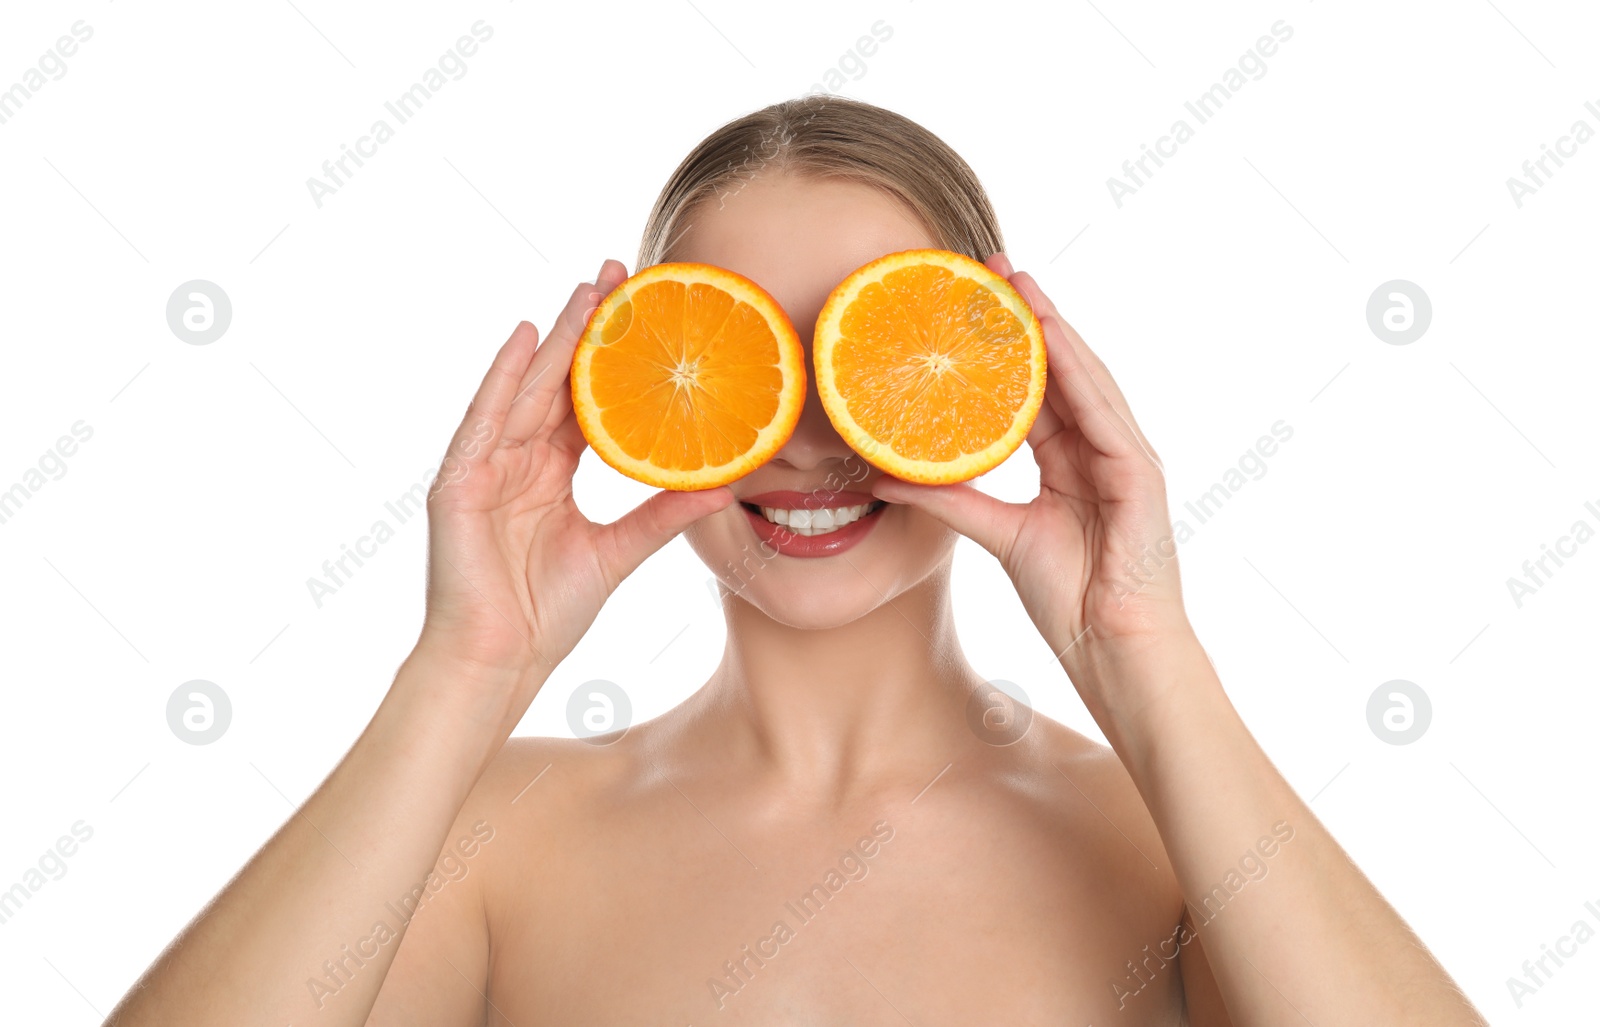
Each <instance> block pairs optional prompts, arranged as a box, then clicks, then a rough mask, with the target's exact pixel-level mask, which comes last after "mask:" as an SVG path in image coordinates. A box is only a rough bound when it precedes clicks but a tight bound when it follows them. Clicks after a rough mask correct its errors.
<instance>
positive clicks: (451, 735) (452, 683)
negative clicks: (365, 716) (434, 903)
mask: <svg viewBox="0 0 1600 1027" xmlns="http://www.w3.org/2000/svg"><path fill="white" fill-rule="evenodd" d="M545 676H546V675H545V674H543V673H539V672H536V671H534V670H532V669H517V668H493V667H487V666H484V665H482V664H477V663H472V662H470V661H464V660H461V659H460V658H459V657H456V656H454V655H453V654H450V653H448V652H444V651H441V650H437V649H431V648H427V647H424V646H422V645H420V644H419V645H418V646H417V647H416V648H414V649H413V650H412V651H411V654H410V655H409V656H407V657H406V659H405V661H404V662H403V663H402V664H401V665H400V668H399V670H398V671H397V672H396V674H395V678H394V682H393V684H392V685H391V686H390V688H389V693H388V695H386V696H385V697H384V701H383V707H384V708H385V709H386V710H388V711H390V712H392V714H393V715H394V716H395V717H396V719H397V721H398V722H400V723H404V724H407V725H414V728H413V730H414V733H415V735H416V736H417V738H418V740H419V741H420V742H421V743H422V744H425V745H427V746H429V747H431V748H433V749H436V750H438V751H439V752H440V753H441V754H442V755H444V756H445V757H446V758H452V759H454V758H459V759H461V760H463V761H465V762H466V763H467V764H472V765H477V766H479V768H480V769H481V766H483V765H486V764H487V761H488V760H489V759H491V758H493V756H494V754H495V753H497V752H498V751H499V750H500V747H501V746H502V745H503V744H504V743H505V740H506V738H508V737H509V736H510V734H511V730H512V729H513V728H515V727H516V725H517V722H518V721H519V720H521V719H522V715H523V713H525V712H526V711H527V708H528V706H529V704H530V703H532V701H533V697H534V696H535V695H537V694H538V691H539V688H540V687H541V686H542V685H543V684H544V680H545ZM384 713H385V710H380V716H382V715H383V714H384Z"/></svg>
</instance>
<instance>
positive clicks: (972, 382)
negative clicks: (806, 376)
mask: <svg viewBox="0 0 1600 1027" xmlns="http://www.w3.org/2000/svg"><path fill="white" fill-rule="evenodd" d="M812 348H813V353H812V358H813V361H814V363H815V366H816V375H817V393H818V394H819V395H820V396H821V398H822V406H823V409H824V410H826V411H827V413H828V417H829V419H830V420H832V421H833V425H834V427H835V428H836V429H837V430H838V432H839V434H840V435H841V436H842V437H843V438H844V440H845V441H846V442H848V443H849V444H850V446H851V448H852V449H854V450H855V451H856V452H858V453H860V454H861V456H862V457H864V458H865V459H866V460H867V461H868V462H869V463H871V464H872V465H873V466H875V467H878V468H880V469H882V470H884V471H886V472H888V473H889V474H892V475H894V476H895V477H896V478H903V479H905V480H906V481H915V482H922V483H924V484H931V485H938V484H946V483H949V482H956V481H965V480H967V479H969V478H975V477H977V476H978V475H980V474H982V473H984V472H985V471H987V470H989V469H991V468H993V467H994V466H996V465H997V464H999V463H1000V462H1001V461H1002V460H1004V459H1005V458H1006V457H1008V456H1010V455H1011V454H1012V453H1013V452H1014V451H1015V450H1016V448H1017V447H1018V446H1019V445H1021V444H1022V440H1023V439H1024V438H1025V437H1026V436H1027V434H1028V429H1029V428H1031V427H1032V426H1033V421H1034V418H1035V417H1036V416H1037V415H1038V413H1039V407H1040V405H1041V404H1042V403H1043V402H1044V387H1045V366H1046V365H1045V349H1044V332H1043V330H1042V329H1041V328H1040V326H1039V321H1038V318H1036V317H1034V314H1033V310H1032V308H1030V307H1029V306H1028V303H1027V301H1026V300H1025V299H1023V297H1022V295H1021V294H1020V293H1018V292H1017V291H1016V289H1015V288H1013V287H1012V285H1011V283H1010V282H1008V281H1006V280H1005V278H1004V277H1002V276H1001V275H999V274H996V273H995V272H993V271H991V270H989V268H988V267H986V266H984V265H983V264H980V263H979V262H978V261H975V260H973V259H972V258H970V257H967V256H964V255H962V254H959V253H953V252H950V251H948V250H933V249H920V250H905V251H902V252H900V253H891V254H889V255H888V256H886V257H880V258H879V259H877V260H874V261H872V262H871V263H869V264H866V265H863V266H862V267H860V268H858V269H857V270H856V271H854V272H853V273H852V274H851V275H850V277H848V278H846V279H845V280H844V281H843V282H840V283H839V285H838V286H837V287H836V288H835V289H834V290H833V292H832V294H830V295H829V297H828V300H827V302H826V303H825V304H824V305H823V308H822V313H821V315H819V316H818V318H817V327H816V332H815V335H814V336H813V344H812Z"/></svg>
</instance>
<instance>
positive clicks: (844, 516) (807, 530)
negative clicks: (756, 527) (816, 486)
mask: <svg viewBox="0 0 1600 1027" xmlns="http://www.w3.org/2000/svg"><path fill="white" fill-rule="evenodd" d="M873 506H874V504H872V503H862V504H861V505H859V506H835V507H829V508H827V509H825V510H788V509H784V508H782V507H772V506H763V507H762V508H761V516H763V517H765V518H766V519H767V520H769V521H771V522H772V523H774V524H781V525H783V526H784V527H786V528H788V529H789V530H790V531H792V532H794V533H795V534H796V535H826V534H828V533H829V532H832V531H837V530H839V529H840V528H842V527H844V526H845V525H846V524H850V523H851V522H853V521H859V520H860V519H861V518H863V517H865V516H866V515H867V514H868V513H870V512H871V510H872V508H873Z"/></svg>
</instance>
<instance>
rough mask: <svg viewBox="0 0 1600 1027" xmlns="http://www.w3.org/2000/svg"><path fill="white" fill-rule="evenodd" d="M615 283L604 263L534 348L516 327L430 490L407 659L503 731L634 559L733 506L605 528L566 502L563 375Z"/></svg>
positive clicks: (723, 491) (568, 439)
mask: <svg viewBox="0 0 1600 1027" xmlns="http://www.w3.org/2000/svg"><path fill="white" fill-rule="evenodd" d="M626 277H627V269H626V267H624V266H623V265H622V264H621V263H620V262H618V261H613V260H607V261H605V262H604V263H603V264H602V265H601V268H600V273H599V274H598V275H597V276H596V278H597V280H596V281H595V283H594V284H590V283H588V282H584V283H582V284H580V285H579V286H578V287H577V289H575V290H574V291H573V294H572V297H571V299H570V300H568V302H567V306H566V309H565V310H563V311H562V312H561V314H560V316H559V318H558V319H557V321H556V324H555V327H554V329H553V330H552V331H551V332H550V334H549V336H548V337H546V338H545V339H544V340H543V342H542V343H541V342H539V337H538V335H539V333H538V330H537V329H536V328H534V326H533V325H531V324H529V323H528V322H526V321H523V322H521V323H520V324H518V325H517V328H516V330H515V331H514V332H512V333H511V338H510V339H508V340H507V341H506V344H505V345H504V346H502V347H501V348H500V352H499V353H498V354H496V356H495V359H494V364H493V366H491V367H490V368H489V372H488V374H487V375H486V376H485V377H484V379H483V384H482V385H481V386H480V387H479V389H478V393H477V395H476V396H475V397H473V400H472V404H471V406H469V407H468V409H467V414H466V417H465V418H464V419H463V420H462V422H461V427H460V428H458V429H457V430H456V434H455V437H454V438H453V439H452V440H451V442H450V448H449V450H448V452H447V453H446V456H445V460H444V463H443V465H442V466H441V467H440V469H439V473H438V476H437V477H436V478H435V480H434V483H433V486H432V488H431V489H430V490H429V493H428V549H429V556H428V560H429V564H428V599H427V614H426V616H425V618H424V621H423V628H422V634H421V637H420V638H419V639H418V642H417V650H416V652H415V653H413V657H414V658H415V657H416V656H419V655H420V656H423V657H424V658H425V662H428V663H430V664H432V665H436V666H441V667H443V668H445V669H446V672H447V673H450V674H451V676H452V677H453V678H455V679H456V680H455V681H454V682H452V683H451V684H450V685H448V686H447V687H450V688H453V689H454V688H474V687H477V688H484V689H487V690H488V691H489V692H490V693H491V694H489V695H487V696H485V697H484V698H486V699H488V700H490V701H496V700H498V701H504V702H505V703H506V706H505V707H504V708H503V709H496V712H497V713H499V714H500V716H502V717H503V718H504V719H505V720H507V721H509V723H510V725H511V726H515V724H516V722H517V720H518V719H520V718H521V716H522V713H523V712H524V711H525V710H526V709H527V706H528V704H529V703H530V702H532V700H533V695H534V693H535V692H537V690H538V688H539V685H540V684H542V683H543V681H544V679H545V678H546V677H547V676H548V675H549V673H550V671H551V670H552V669H553V668H554V667H555V665H556V664H557V663H559V662H560V661H561V660H562V659H563V658H564V657H565V656H566V655H567V654H568V653H569V652H571V650H572V648H573V647H574V646H575V645H577V643H578V640H579V639H580V638H581V637H582V636H583V633H584V632H585V631H587V630H588V628H589V625H590V624H591V623H593V621H594V618H595V616H596V615H597V614H598V613H599V612H600V607H601V605H602V604H603V603H604V602H605V600H606V599H607V598H608V597H609V596H610V595H611V593H612V592H613V591H614V590H615V589H616V587H617V585H619V584H620V583H621V582H622V579H623V578H625V577H627V576H628V575H629V574H631V573H632V572H633V570H634V569H635V568H636V567H638V566H639V564H641V563H642V562H644V559H645V558H646V557H648V556H649V555H650V554H651V553H653V552H655V551H656V550H657V549H660V548H661V547H662V546H663V545H665V544H666V543H667V542H668V541H669V540H671V539H672V538H673V536H675V535H677V534H678V533H679V532H681V531H682V530H683V529H684V528H686V527H688V526H689V525H690V524H691V523H693V522H694V521H696V520H698V519H699V518H701V517H704V516H706V515H707V514H711V513H715V512H717V511H719V510H722V509H724V508H725V507H727V506H728V504H729V503H731V502H732V501H733V493H732V491H731V490H730V489H728V488H727V487H722V488H716V489H707V490H704V491H697V492H675V491H668V490H663V491H661V492H658V493H657V494H656V495H654V496H652V497H651V498H650V499H648V500H647V501H645V502H644V503H641V504H640V505H639V506H638V507H635V508H634V509H633V510H632V511H630V512H629V513H628V514H626V515H625V516H623V517H621V518H619V519H618V520H616V521H613V522H611V523H609V524H596V523H594V522H593V521H590V520H589V519H588V518H586V517H585V516H584V515H583V514H582V513H580V512H579V510H578V507H577V504H576V503H574V502H573V498H572V476H573V472H574V471H575V470H576V469H577V466H578V458H579V457H580V456H581V455H582V454H583V451H584V449H585V448H586V446H587V442H586V440H585V439H584V437H583V433H582V432H581V431H580V430H579V427H578V421H577V417H576V415H575V414H574V412H573V409H572V393H571V385H570V383H569V378H568V372H569V371H570V369H571V366H572V355H573V351H574V349H575V348H576V346H577V343H578V339H579V337H580V336H581V335H582V334H583V330H584V327H585V325H586V324H587V323H588V320H589V316H590V315H591V314H592V313H593V311H594V309H595V307H596V306H597V305H598V304H599V303H600V301H601V299H602V298H603V297H605V296H606V295H607V294H608V293H610V292H611V290H612V289H614V288H616V287H617V285H619V284H621V282H622V281H623V280H624V279H625V278H626Z"/></svg>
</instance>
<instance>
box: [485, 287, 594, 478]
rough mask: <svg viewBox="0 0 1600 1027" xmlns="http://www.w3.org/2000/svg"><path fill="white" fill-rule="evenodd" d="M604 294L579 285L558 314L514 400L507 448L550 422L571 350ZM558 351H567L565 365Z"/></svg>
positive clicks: (506, 436)
mask: <svg viewBox="0 0 1600 1027" xmlns="http://www.w3.org/2000/svg"><path fill="white" fill-rule="evenodd" d="M602 295H603V294H602V293H601V292H600V291H599V290H598V289H597V288H596V287H595V286H594V285H593V284H591V283H589V282H580V283H579V284H578V285H577V287H576V288H574V289H573V290H572V295H571V296H569V297H568V298H567V305H566V306H565V307H563V308H562V309H561V313H560V314H558V315H556V321H555V325H554V326H553V327H552V328H551V331H550V334H549V335H547V336H546V337H545V339H544V342H543V343H541V344H540V346H539V348H538V349H537V350H535V351H534V354H533V359H532V360H531V361H530V362H529V363H528V368H527V371H526V372H525V373H524V374H523V376H522V380H521V382H520V383H519V385H518V388H517V393H516V396H515V397H514V398H513V400H512V403H511V410H510V412H509V414H508V415H507V417H506V426H505V435H504V438H505V441H506V444H507V445H513V446H516V445H521V444H523V443H525V442H527V441H528V440H529V439H530V438H532V437H533V435H534V433H535V432H537V431H539V430H540V429H541V428H542V427H543V426H544V425H545V423H546V422H547V421H548V420H549V416H550V406H551V403H552V402H554V401H555V399H556V398H557V397H558V395H559V394H560V392H561V385H562V383H563V382H564V381H565V380H566V371H567V368H569V367H570V366H571V364H572V351H573V350H574V349H575V348H576V347H577V343H578V339H579V337H581V336H582V335H583V329H584V326H585V325H587V324H588V321H589V316H590V315H591V314H593V313H594V309H595V307H596V306H597V305H598V304H599V302H600V298H601V296H602ZM557 350H563V351H564V353H565V363H562V362H561V360H560V359H559V358H560V356H561V354H558V353H557Z"/></svg>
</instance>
